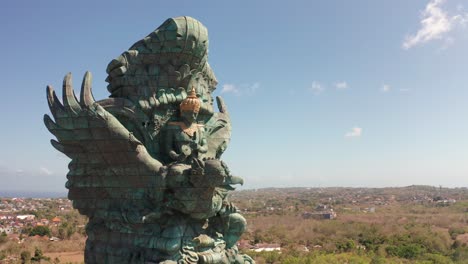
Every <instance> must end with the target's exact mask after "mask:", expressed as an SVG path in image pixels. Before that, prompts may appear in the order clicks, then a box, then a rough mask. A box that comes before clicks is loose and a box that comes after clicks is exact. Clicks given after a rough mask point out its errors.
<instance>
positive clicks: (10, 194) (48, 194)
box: [0, 190, 67, 198]
mask: <svg viewBox="0 0 468 264" xmlns="http://www.w3.org/2000/svg"><path fill="white" fill-rule="evenodd" d="M0 197H1V198H67V191H27V190H0Z"/></svg>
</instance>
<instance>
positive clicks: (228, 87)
mask: <svg viewBox="0 0 468 264" xmlns="http://www.w3.org/2000/svg"><path fill="white" fill-rule="evenodd" d="M221 93H233V94H239V93H240V91H239V88H237V87H236V86H235V85H234V84H229V83H227V84H225V85H223V89H221Z"/></svg>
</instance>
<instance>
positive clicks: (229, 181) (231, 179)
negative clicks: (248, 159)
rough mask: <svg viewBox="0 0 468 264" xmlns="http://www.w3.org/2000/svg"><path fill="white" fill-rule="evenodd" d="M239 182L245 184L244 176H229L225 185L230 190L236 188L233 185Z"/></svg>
mask: <svg viewBox="0 0 468 264" xmlns="http://www.w3.org/2000/svg"><path fill="white" fill-rule="evenodd" d="M237 184H240V185H244V179H242V177H239V176H228V177H226V179H225V181H224V187H225V188H226V189H228V190H235V189H236V188H235V187H233V186H232V185H237Z"/></svg>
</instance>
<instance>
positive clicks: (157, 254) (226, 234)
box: [44, 17, 254, 264]
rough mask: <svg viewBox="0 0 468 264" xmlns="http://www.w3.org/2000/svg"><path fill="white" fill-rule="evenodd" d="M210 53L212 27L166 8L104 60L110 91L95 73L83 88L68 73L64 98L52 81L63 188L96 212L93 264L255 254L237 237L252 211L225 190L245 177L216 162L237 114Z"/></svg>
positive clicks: (52, 123)
mask: <svg viewBox="0 0 468 264" xmlns="http://www.w3.org/2000/svg"><path fill="white" fill-rule="evenodd" d="M207 59H208V32H207V29H206V28H205V27H204V26H203V25H202V24H201V23H200V22H199V21H197V20H195V19H193V18H191V17H177V18H171V19H168V20H166V21H165V22H164V23H163V24H162V25H161V26H160V27H158V28H157V29H156V30H155V31H154V32H151V34H149V35H148V36H147V37H145V38H143V39H142V40H140V41H138V42H136V43H135V44H134V45H133V46H132V47H131V48H130V49H129V50H128V51H125V52H124V53H122V55H120V56H119V57H117V58H116V59H114V60H112V61H111V62H110V63H109V65H108V67H107V73H108V77H107V79H106V82H108V83H109V85H108V86H107V89H108V90H109V92H110V96H109V98H108V99H104V100H100V101H95V99H94V97H93V94H92V92H91V82H92V81H91V73H89V72H87V73H86V74H85V76H84V79H83V82H82V86H81V93H80V97H79V98H77V97H76V96H75V94H74V91H73V88H72V76H71V74H67V75H66V76H65V79H64V81H63V100H62V102H60V100H59V99H58V98H57V96H56V94H55V92H54V90H53V89H52V87H50V86H48V87H47V100H48V104H49V107H50V111H51V113H52V116H53V118H51V117H49V116H48V115H45V116H44V122H45V125H46V126H47V128H48V129H49V131H50V132H51V133H52V134H53V135H54V136H55V137H56V138H57V140H52V141H51V142H52V146H53V147H55V148H56V149H57V150H58V151H60V152H62V153H64V154H65V155H67V156H68V157H70V159H71V162H70V164H69V166H68V168H69V173H68V174H67V182H66V184H65V186H66V187H67V188H68V190H69V192H68V197H69V199H71V200H72V201H73V206H74V207H75V208H76V209H78V210H79V212H80V213H81V214H83V215H86V216H87V217H88V218H89V222H88V224H87V226H86V232H87V235H88V238H87V241H86V248H85V262H86V263H88V264H91V263H99V264H101V263H112V264H117V263H142V264H143V263H145V264H146V263H165V264H169V263H239V264H240V263H242V264H244V263H254V261H253V260H252V259H251V258H250V257H249V256H247V255H244V254H241V253H240V252H239V251H238V248H237V246H236V242H237V241H238V240H239V238H240V236H241V234H242V233H243V232H244V231H245V229H246V221H245V219H244V217H242V215H240V214H239V212H238V210H237V208H236V207H235V206H234V205H233V204H232V203H230V202H229V201H228V199H227V196H228V193H229V192H230V191H232V190H234V187H235V186H236V185H238V184H243V180H242V178H240V177H237V176H234V175H232V174H231V172H230V170H229V168H228V166H227V165H226V164H225V163H224V162H223V161H222V160H221V156H222V154H223V152H224V151H225V150H226V147H227V145H228V143H229V140H230V137H231V122H230V119H229V113H228V111H227V108H226V105H225V103H224V101H223V99H222V98H220V97H216V104H217V108H218V111H215V110H214V109H213V97H212V94H213V91H214V90H215V88H216V85H217V80H216V77H215V75H214V73H213V70H212V69H211V67H210V65H209V64H208V61H207Z"/></svg>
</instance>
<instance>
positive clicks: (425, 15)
mask: <svg viewBox="0 0 468 264" xmlns="http://www.w3.org/2000/svg"><path fill="white" fill-rule="evenodd" d="M444 2H445V0H431V1H430V2H429V3H428V4H427V6H426V8H425V10H424V11H423V12H422V15H421V21H420V24H421V28H420V29H419V30H418V32H416V34H413V35H410V36H406V38H405V40H404V41H403V44H402V48H403V49H405V50H407V49H410V48H412V47H414V46H416V45H419V44H423V43H426V42H429V41H431V40H435V39H439V40H440V39H441V40H444V43H445V45H447V44H450V43H453V39H451V38H450V37H449V36H447V34H448V33H449V32H450V31H452V30H453V29H454V27H455V26H458V25H461V26H465V25H466V24H467V23H468V13H461V14H455V15H452V16H450V15H449V14H448V13H447V12H446V11H445V10H443V9H442V7H441V6H442V4H443V3H444ZM458 12H462V8H458Z"/></svg>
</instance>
